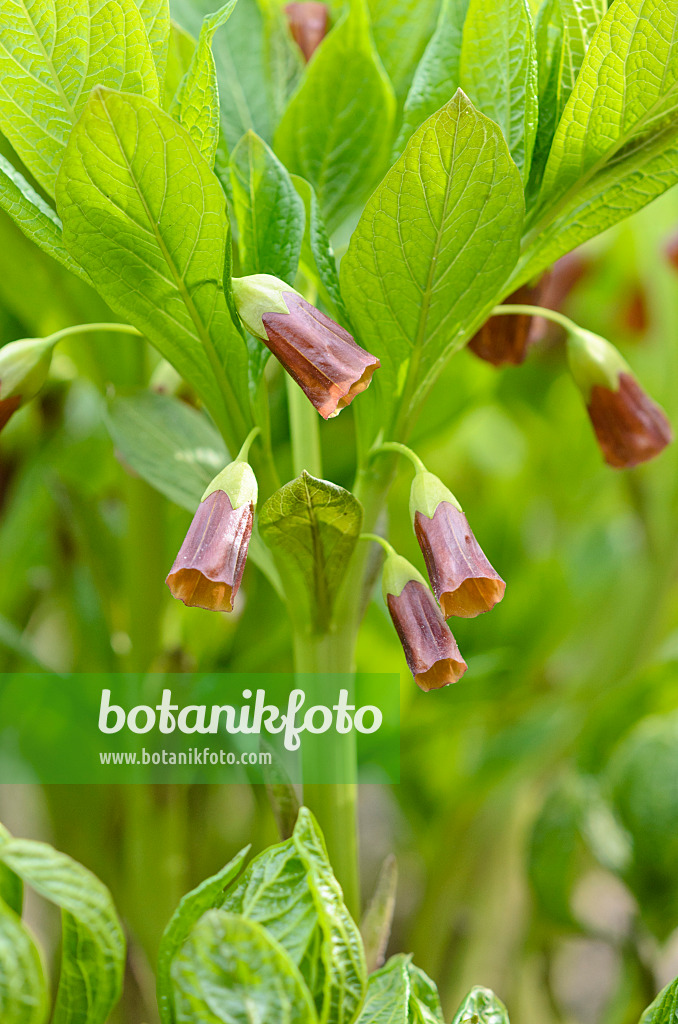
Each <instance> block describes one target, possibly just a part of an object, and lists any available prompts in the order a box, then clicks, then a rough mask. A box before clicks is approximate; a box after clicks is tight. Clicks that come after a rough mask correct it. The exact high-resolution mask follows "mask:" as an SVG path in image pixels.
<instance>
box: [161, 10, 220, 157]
mask: <svg viewBox="0 0 678 1024" xmlns="http://www.w3.org/2000/svg"><path fill="white" fill-rule="evenodd" d="M235 3H236V0H228V2H227V3H225V4H224V6H223V7H221V8H220V9H219V10H218V11H216V12H215V13H214V14H209V15H207V16H206V17H205V19H204V21H203V23H202V27H201V29H200V35H199V37H198V45H197V46H196V48H195V52H194V53H193V57H192V59H191V63H190V64H189V67H188V70H187V72H186V74H185V75H184V78H183V79H182V81H181V84H180V85H179V88H178V90H177V94H176V96H175V98H174V102H173V104H172V108H171V111H170V113H171V114H172V116H173V117H176V119H177V121H179V123H180V124H182V125H183V126H184V128H186V129H187V130H188V133H189V135H190V136H191V138H192V139H193V141H194V142H195V144H196V146H197V147H198V149H199V150H200V152H201V153H202V155H203V156H204V157H205V160H206V161H207V163H208V164H209V165H210V167H213V166H214V158H215V156H216V152H217V144H218V142H219V126H220V121H219V86H218V84H217V68H216V64H215V63H214V56H213V55H212V40H213V39H214V33H215V32H216V30H217V29H218V28H220V27H221V26H222V25H225V24H226V22H227V21H228V19H229V18H230V16H231V14H232V13H233V8H234V7H235Z"/></svg>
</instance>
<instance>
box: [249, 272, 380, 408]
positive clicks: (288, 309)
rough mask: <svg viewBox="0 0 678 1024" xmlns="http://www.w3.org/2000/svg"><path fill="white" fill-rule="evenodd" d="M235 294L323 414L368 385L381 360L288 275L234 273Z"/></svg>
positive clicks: (256, 330) (252, 325) (255, 330)
mask: <svg viewBox="0 0 678 1024" xmlns="http://www.w3.org/2000/svg"><path fill="white" fill-rule="evenodd" d="M233 296H234V298H235V303H236V306H237V309H238V313H239V315H240V318H241V320H242V322H243V323H244V325H245V327H246V328H247V330H248V331H249V332H250V333H251V334H253V335H255V337H257V338H261V340H262V341H263V342H264V343H265V344H266V345H267V346H268V348H270V350H271V352H272V353H273V354H274V356H276V358H277V359H279V360H280V362H281V363H282V365H283V366H284V367H285V369H286V370H287V372H288V373H289V374H290V376H291V377H292V378H293V379H294V380H295V381H296V382H297V384H298V385H299V387H300V388H301V389H302V390H303V392H304V393H305V394H306V396H307V397H308V398H309V399H310V401H311V402H312V403H313V405H314V406H315V407H316V409H317V410H318V412H319V413H320V415H321V416H322V417H323V419H329V418H330V417H331V416H336V415H337V414H338V413H339V412H341V410H342V409H344V408H345V407H346V406H347V405H349V404H350V403H351V402H352V401H353V399H354V398H355V397H356V395H359V394H360V393H361V392H362V391H364V390H365V389H366V388H367V387H368V386H369V384H370V381H371V379H372V374H373V373H374V371H375V370H376V369H377V367H378V366H379V365H380V364H379V360H378V359H376V358H375V357H374V356H372V355H370V353H369V352H366V351H365V350H364V349H362V348H360V346H359V345H356V343H355V341H354V340H353V338H352V337H351V335H350V334H349V333H348V331H345V330H344V328H343V327H340V326H339V324H337V323H335V322H334V320H331V319H330V317H328V316H325V314H324V313H321V312H320V310H319V309H316V308H315V306H312V305H311V303H310V302H307V301H306V300H305V299H304V298H303V297H302V296H301V295H299V293H298V292H295V291H294V289H292V288H290V287H289V285H287V284H285V282H284V281H280V280H279V279H278V278H277V277H273V276H272V275H270V274H254V275H252V276H250V277H240V278H234V279H233Z"/></svg>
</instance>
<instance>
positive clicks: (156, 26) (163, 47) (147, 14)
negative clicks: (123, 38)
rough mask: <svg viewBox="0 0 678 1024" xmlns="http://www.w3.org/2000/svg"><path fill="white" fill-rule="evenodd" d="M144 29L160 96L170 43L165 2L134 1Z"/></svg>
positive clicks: (167, 9) (168, 14)
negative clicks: (149, 45)
mask: <svg viewBox="0 0 678 1024" xmlns="http://www.w3.org/2000/svg"><path fill="white" fill-rule="evenodd" d="M135 3H136V5H137V7H138V8H139V13H140V14H141V19H142V21H143V23H144V28H145V29H146V35H147V36H148V41H149V43H150V44H151V53H152V54H153V60H154V61H155V68H156V71H157V72H158V82H159V83H160V94H161V95H162V91H163V88H164V83H165V71H166V69H167V55H168V52H169V42H170V12H169V3H168V2H167V0H135Z"/></svg>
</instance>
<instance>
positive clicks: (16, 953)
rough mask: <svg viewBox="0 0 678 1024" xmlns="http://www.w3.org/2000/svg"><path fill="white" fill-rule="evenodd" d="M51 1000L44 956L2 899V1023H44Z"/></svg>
mask: <svg viewBox="0 0 678 1024" xmlns="http://www.w3.org/2000/svg"><path fill="white" fill-rule="evenodd" d="M48 1011H49V997H48V993H47V985H46V982H45V975H44V971H43V967H42V963H41V961H40V953H39V952H38V948H37V946H36V944H35V942H34V941H33V939H32V938H31V935H30V933H29V932H28V929H27V928H26V927H25V926H24V925H23V923H22V921H21V918H20V917H18V916H17V915H16V914H15V913H14V912H13V911H12V910H10V908H9V907H8V906H7V904H6V903H4V902H3V900H2V899H0V1020H1V1021H2V1024H44V1022H45V1021H46V1020H47V1014H48Z"/></svg>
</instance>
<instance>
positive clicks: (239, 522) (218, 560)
mask: <svg viewBox="0 0 678 1024" xmlns="http://www.w3.org/2000/svg"><path fill="white" fill-rule="evenodd" d="M256 502H257V480H256V477H255V475H254V472H253V470H252V467H251V466H250V465H249V464H248V463H247V462H245V461H244V459H243V460H240V459H238V460H236V461H235V462H232V463H230V465H228V466H226V468H225V469H223V470H222V471H221V473H219V475H218V476H216V477H215V478H214V480H213V481H212V483H211V484H210V485H209V487H208V488H207V490H206V491H205V493H204V494H203V496H202V500H201V502H200V505H199V506H198V509H197V511H196V513H195V515H194V517H193V521H192V522H191V525H190V526H189V528H188V533H187V534H186V537H185V539H184V542H183V544H182V545H181V548H180V550H179V554H178V555H177V557H176V559H175V561H174V565H173V566H172V568H171V569H170V571H169V574H168V576H167V580H166V582H167V586H168V587H169V588H170V591H171V592H172V596H173V597H176V598H177V599H179V600H180V601H183V602H184V604H185V605H188V606H189V607H191V608H205V609H207V610H208V611H217V612H230V611H232V610H233V601H234V599H235V596H236V594H237V593H238V588H239V587H240V581H241V580H242V575H243V571H244V569H245V560H246V558H247V549H248V546H249V542H250V537H251V536H252V523H253V519H254V506H255V505H256Z"/></svg>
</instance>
